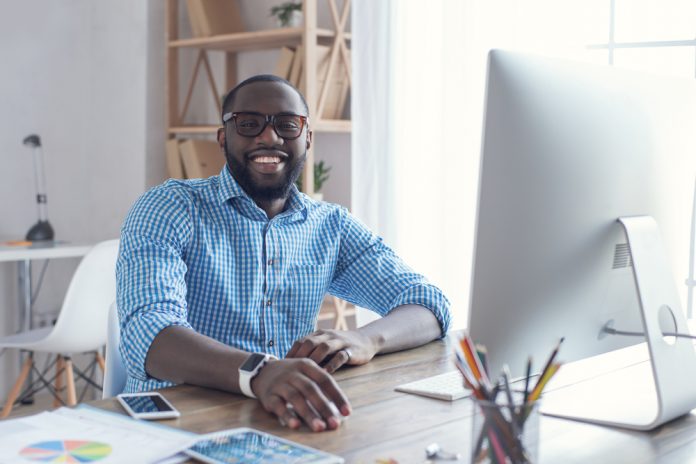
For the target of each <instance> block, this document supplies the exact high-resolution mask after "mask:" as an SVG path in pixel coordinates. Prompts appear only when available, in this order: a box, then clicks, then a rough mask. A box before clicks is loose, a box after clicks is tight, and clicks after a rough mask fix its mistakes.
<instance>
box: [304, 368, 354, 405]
mask: <svg viewBox="0 0 696 464" xmlns="http://www.w3.org/2000/svg"><path fill="white" fill-rule="evenodd" d="M300 369H301V370H302V372H303V373H304V374H305V375H306V376H307V377H309V378H310V379H312V380H313V381H314V382H315V383H316V384H317V385H318V387H319V389H320V390H321V391H322V393H323V394H324V395H325V396H326V398H327V399H328V400H330V401H332V402H333V403H334V404H335V405H336V407H337V408H338V410H339V411H340V412H341V414H342V415H344V416H348V415H350V412H351V407H350V403H349V402H348V398H346V396H345V395H344V394H343V392H342V391H341V389H340V388H339V387H338V384H337V383H336V381H335V380H334V379H333V377H331V376H330V375H329V374H328V373H327V372H326V371H325V370H324V369H321V368H320V367H318V366H317V365H316V364H313V363H312V364H310V363H303V364H302V365H301V368H300Z"/></svg>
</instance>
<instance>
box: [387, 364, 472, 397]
mask: <svg viewBox="0 0 696 464" xmlns="http://www.w3.org/2000/svg"><path fill="white" fill-rule="evenodd" d="M394 390H396V391H399V392H404V393H412V394H414V395H421V396H427V397H429V398H436V399H438V400H445V401H454V400H458V399H460V398H465V397H467V396H469V395H470V394H471V391H470V390H468V389H466V388H464V379H463V377H462V374H460V373H459V371H451V372H447V373H445V374H440V375H435V376H433V377H428V378H425V379H421V380H416V381H415V382H410V383H405V384H403V385H399V386H398V387H396V388H395V389H394Z"/></svg>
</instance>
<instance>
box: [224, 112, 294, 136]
mask: <svg viewBox="0 0 696 464" xmlns="http://www.w3.org/2000/svg"><path fill="white" fill-rule="evenodd" d="M230 119H231V120H232V121H234V127H235V128H236V129H237V133H238V134H239V135H241V136H243V137H256V136H258V135H259V134H261V132H263V131H264V130H265V129H266V126H268V124H269V123H270V124H272V125H273V130H274V131H275V133H276V134H278V137H281V138H284V139H285V140H295V139H296V138H297V137H299V136H300V135H301V134H302V130H303V129H304V127H305V125H306V124H307V116H302V115H299V114H292V113H279V114H261V113H254V112H251V111H242V112H239V113H225V114H224V115H223V116H222V122H223V123H226V122H228V121H229V120H230Z"/></svg>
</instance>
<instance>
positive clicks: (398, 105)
mask: <svg viewBox="0 0 696 464" xmlns="http://www.w3.org/2000/svg"><path fill="white" fill-rule="evenodd" d="M573 3H575V4H574V5H573ZM598 4H599V3H598V1H597V0H587V1H584V2H557V1H552V0H528V1H523V0H488V1H484V0H432V1H429V2H426V3H423V2H422V1H416V0H380V1H374V0H354V3H353V18H352V25H353V45H352V49H353V66H354V68H353V70H354V72H353V76H354V77H353V90H352V97H353V107H352V115H353V136H352V209H353V212H354V213H355V214H356V215H357V216H358V217H359V218H361V219H362V220H363V221H364V222H365V223H366V224H367V225H368V226H370V227H371V228H372V229H373V230H375V231H376V232H377V233H379V234H380V235H381V236H382V237H384V239H385V241H386V242H387V244H389V245H390V246H392V247H393V248H394V249H395V250H396V252H397V253H398V254H399V255H401V256H402V257H403V258H404V259H405V260H406V262H407V263H409V264H410V265H411V266H412V267H414V268H415V269H416V270H417V271H419V272H421V273H423V274H425V275H426V276H427V277H428V278H429V279H430V280H431V281H432V282H433V283H435V284H436V285H438V286H439V287H440V288H442V289H443V290H444V291H445V294H446V295H447V296H448V297H449V299H450V300H451V302H452V310H453V316H454V320H453V325H454V327H455V328H460V327H464V326H466V323H467V313H468V307H469V287H470V278H471V265H472V251H473V239H474V222H475V216H476V195H477V189H478V165H479V158H480V139H481V131H482V113H483V98H484V87H485V69H486V56H487V52H488V50H489V49H490V48H496V47H499V48H513V49H524V50H528V51H534V52H541V53H544V54H547V55H549V54H550V55H562V56H565V57H573V58H580V59H585V60H594V61H600V62H601V61H602V60H603V59H605V58H604V56H605V55H604V56H603V55H599V54H596V55H594V56H593V55H592V54H588V52H587V50H586V48H585V47H584V45H586V44H587V43H591V41H592V39H593V38H594V37H593V36H592V34H596V31H595V30H594V29H593V28H595V26H596V28H598V29H600V30H601V29H602V26H603V25H604V24H603V23H602V21H596V20H595V19H596V18H594V17H591V16H590V14H591V13H592V11H597V10H598V9H597V8H596V7H597V5H598ZM593 7H595V8H594V10H593V9H592V8H593ZM602 11H604V10H602ZM588 12H589V13H588ZM604 31H606V29H604ZM597 41H598V40H594V42H597ZM367 320H369V319H367ZM365 321H366V318H365V315H364V313H359V316H358V323H359V324H361V323H364V322H365Z"/></svg>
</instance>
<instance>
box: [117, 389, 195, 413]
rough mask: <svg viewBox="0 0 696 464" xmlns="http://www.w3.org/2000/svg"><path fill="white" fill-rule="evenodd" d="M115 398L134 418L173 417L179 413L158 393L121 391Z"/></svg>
mask: <svg viewBox="0 0 696 464" xmlns="http://www.w3.org/2000/svg"><path fill="white" fill-rule="evenodd" d="M116 399H118V402H119V403H121V406H123V409H125V410H126V412H127V413H128V414H130V415H131V416H132V417H134V418H136V419H148V420H157V419H173V418H175V417H179V416H180V415H181V414H179V411H177V410H176V408H174V406H172V405H171V404H170V403H169V401H167V400H166V399H164V396H162V395H160V394H159V393H154V392H144V393H121V394H120V395H117V396H116Z"/></svg>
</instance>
